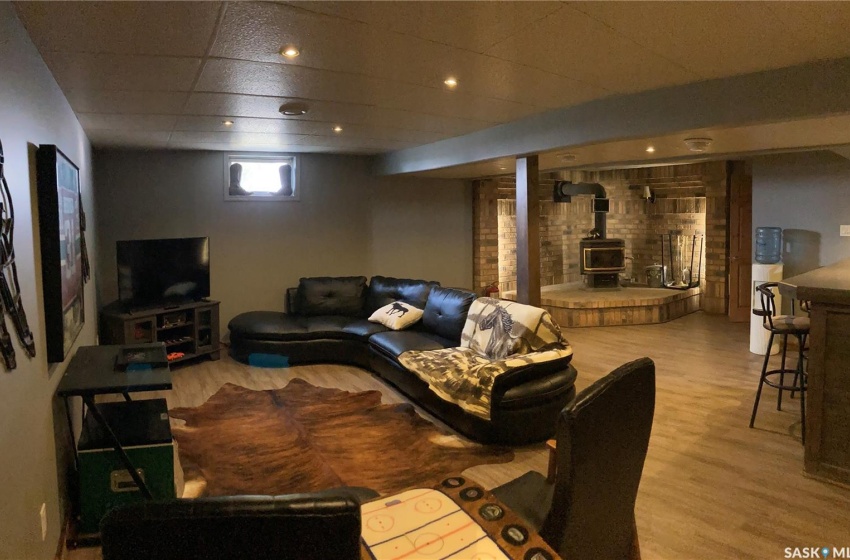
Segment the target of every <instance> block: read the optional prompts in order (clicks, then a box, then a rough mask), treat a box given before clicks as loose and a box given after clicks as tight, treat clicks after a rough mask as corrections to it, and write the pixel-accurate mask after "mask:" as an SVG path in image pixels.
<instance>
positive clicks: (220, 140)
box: [171, 131, 307, 146]
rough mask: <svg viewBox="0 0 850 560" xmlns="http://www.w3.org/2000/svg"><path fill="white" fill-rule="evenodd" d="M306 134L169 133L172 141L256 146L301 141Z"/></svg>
mask: <svg viewBox="0 0 850 560" xmlns="http://www.w3.org/2000/svg"><path fill="white" fill-rule="evenodd" d="M304 138H307V136H304V135H301V134H263V133H259V132H188V131H175V132H174V133H172V134H171V141H172V142H174V143H185V142H202V143H212V144H231V145H234V146H238V145H242V144H250V145H256V146H266V145H268V146H283V145H297V144H301V143H303V140H304Z"/></svg>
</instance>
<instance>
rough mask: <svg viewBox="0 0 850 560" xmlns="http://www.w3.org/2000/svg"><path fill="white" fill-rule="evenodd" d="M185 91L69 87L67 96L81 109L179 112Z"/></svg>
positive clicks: (146, 112) (92, 111)
mask: <svg viewBox="0 0 850 560" xmlns="http://www.w3.org/2000/svg"><path fill="white" fill-rule="evenodd" d="M188 95H189V94H188V93H186V92H173V91H114V90H104V89H94V90H90V89H67V90H65V97H66V98H67V99H68V102H69V103H70V104H71V108H72V109H74V111H76V112H77V113H78V114H79V113H136V114H161V115H178V114H180V112H181V111H182V109H183V105H184V104H185V103H186V98H187V97H188Z"/></svg>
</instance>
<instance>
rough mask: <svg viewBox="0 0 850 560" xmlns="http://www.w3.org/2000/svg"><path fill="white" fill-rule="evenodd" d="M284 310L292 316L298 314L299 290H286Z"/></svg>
mask: <svg viewBox="0 0 850 560" xmlns="http://www.w3.org/2000/svg"><path fill="white" fill-rule="evenodd" d="M283 310H284V311H285V312H286V313H287V314H290V315H297V314H298V288H287V289H286V300H285V301H284V302H283Z"/></svg>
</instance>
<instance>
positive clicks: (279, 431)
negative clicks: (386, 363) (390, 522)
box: [169, 379, 514, 497]
mask: <svg viewBox="0 0 850 560" xmlns="http://www.w3.org/2000/svg"><path fill="white" fill-rule="evenodd" d="M169 414H170V415H171V417H172V418H176V419H180V420H184V421H185V425H183V426H177V425H174V426H173V433H174V438H175V440H176V441H177V445H178V450H179V456H180V463H181V466H182V468H183V474H184V481H185V485H186V488H187V491H186V492H184V497H190V496H198V495H205V496H231V495H238V494H266V495H277V494H290V493H297V492H310V491H316V490H323V489H326V488H331V487H334V486H342V485H346V486H365V487H368V488H372V489H373V490H376V491H377V492H379V493H381V494H383V495H387V494H392V493H395V492H398V491H400V490H402V489H405V488H411V487H415V486H417V485H422V484H429V483H435V482H437V481H439V480H441V479H442V478H444V477H445V476H447V475H449V474H459V473H460V472H461V471H463V470H464V469H466V468H469V467H471V466H474V465H480V464H483V463H506V462H509V461H511V460H512V459H513V456H514V455H513V452H512V451H510V450H508V449H504V448H497V447H487V446H482V445H477V444H471V443H468V442H464V441H463V440H461V439H460V438H458V437H456V436H449V435H448V434H446V433H444V432H442V431H440V430H438V429H437V427H435V426H434V425H433V424H431V423H430V422H428V421H427V420H425V419H423V418H422V417H420V416H419V415H418V414H416V412H415V411H414V408H413V406H411V405H410V404H396V405H386V404H381V393H380V392H379V391H365V392H361V393H349V392H347V391H340V390H337V389H324V388H320V387H315V386H313V385H311V384H310V383H308V382H306V381H304V380H301V379H293V380H292V381H290V382H289V384H288V385H287V386H286V387H284V388H283V389H273V390H267V391H254V390H251V389H246V388H245V387H240V386H238V385H232V384H229V383H228V384H226V385H224V386H223V387H222V388H221V389H219V391H218V392H217V393H216V394H214V395H213V396H212V397H210V399H209V400H208V401H207V402H205V403H204V404H202V405H201V406H198V407H195V408H176V409H173V410H171V411H170V413H169ZM172 424H176V423H172ZM187 494H188V495H187Z"/></svg>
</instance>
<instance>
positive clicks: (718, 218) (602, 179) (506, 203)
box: [473, 162, 728, 313]
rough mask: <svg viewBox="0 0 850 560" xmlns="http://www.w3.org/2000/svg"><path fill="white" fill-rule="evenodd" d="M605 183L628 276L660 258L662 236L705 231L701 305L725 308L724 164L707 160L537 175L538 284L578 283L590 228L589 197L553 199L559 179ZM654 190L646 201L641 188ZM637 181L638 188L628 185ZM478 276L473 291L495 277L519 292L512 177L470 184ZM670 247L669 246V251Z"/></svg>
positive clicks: (611, 230) (612, 233) (611, 226)
mask: <svg viewBox="0 0 850 560" xmlns="http://www.w3.org/2000/svg"><path fill="white" fill-rule="evenodd" d="M558 180H569V181H573V182H589V183H600V184H601V185H602V186H604V187H605V190H606V192H607V195H608V198H609V199H610V200H611V208H610V212H609V214H608V237H612V238H622V239H625V240H626V255H627V256H628V257H631V258H632V259H633V260H632V261H630V262H631V263H632V264H631V267H629V268H627V271H628V270H631V271H632V272H631V274H632V275H633V276H636V277H638V278H642V276H643V270H644V267H645V266H647V265H650V264H654V263H660V262H661V240H660V234H662V233H669V232H671V231H672V232H675V233H681V234H684V235H692V234H693V233H697V232H699V233H704V234H705V254H704V257H703V273H702V276H703V283H702V296H701V298H700V307H701V309H703V310H704V311H706V312H709V313H726V289H727V288H726V275H727V266H726V262H727V254H726V251H727V240H726V236H727V231H726V229H727V228H726V224H727V215H728V208H727V195H726V180H727V173H726V163H725V162H709V163H700V164H690V165H671V166H661V167H646V168H639V169H617V170H607V171H593V172H590V171H572V172H570V171H561V172H557V173H552V174H548V175H543V176H541V178H540V201H541V202H540V259H541V285H543V286H551V285H554V284H564V283H573V282H579V281H580V280H581V275H580V272H579V251H578V246H579V240H580V239H581V238H582V237H584V236H585V235H586V234H587V231H588V230H590V229H591V228H592V227H593V215H592V213H591V211H590V197H589V196H578V197H574V198H573V201H572V202H571V203H556V202H554V201H553V200H552V187H553V185H554V182H555V181H558ZM644 185H649V186H650V188H651V189H652V190H653V192H654V193H655V195H656V201H655V202H654V203H650V202H648V201H646V200H644V199H643V186H644ZM630 186H639V187H640V188H634V187H633V188H629V187H630ZM473 197H474V199H473V200H474V202H473V204H474V217H473V263H474V264H473V279H474V282H475V286H476V288H479V289H481V288H483V287H484V286H488V285H490V284H492V283H494V282H498V285H499V289H500V290H501V291H506V290H514V289H516V185H515V182H514V178H513V177H501V178H492V179H481V180H477V181H474V182H473ZM665 250H666V248H665Z"/></svg>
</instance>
